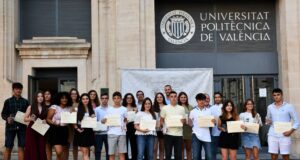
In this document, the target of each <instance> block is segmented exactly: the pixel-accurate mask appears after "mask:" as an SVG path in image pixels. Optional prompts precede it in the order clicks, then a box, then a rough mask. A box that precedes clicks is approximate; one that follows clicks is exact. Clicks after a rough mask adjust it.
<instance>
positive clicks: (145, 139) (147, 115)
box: [134, 97, 156, 160]
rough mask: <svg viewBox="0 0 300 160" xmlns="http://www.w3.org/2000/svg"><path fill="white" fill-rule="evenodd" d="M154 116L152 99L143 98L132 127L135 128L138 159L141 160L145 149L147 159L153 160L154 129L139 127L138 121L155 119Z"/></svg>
mask: <svg viewBox="0 0 300 160" xmlns="http://www.w3.org/2000/svg"><path fill="white" fill-rule="evenodd" d="M155 119H156V116H155V113H154V111H153V107H152V101H151V99H150V98H148V97H147V98H145V99H144V100H143V103H142V108H141V112H138V113H137V115H136V117H135V121H134V127H135V129H136V132H135V134H136V135H137V146H138V147H137V148H138V156H137V159H138V160H143V157H145V158H146V155H144V151H145V150H146V151H147V159H148V160H153V153H154V152H153V148H154V141H155V135H156V131H151V130H149V129H141V128H140V123H141V121H142V120H155Z"/></svg>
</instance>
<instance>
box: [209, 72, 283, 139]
mask: <svg viewBox="0 0 300 160" xmlns="http://www.w3.org/2000/svg"><path fill="white" fill-rule="evenodd" d="M277 86H278V78H277V75H240V76H215V77H214V90H215V92H221V93H222V94H223V97H224V98H223V100H227V99H230V100H232V101H233V103H234V104H235V105H236V106H237V109H238V112H239V113H240V112H242V111H243V103H244V102H245V100H246V99H249V98H250V99H253V101H254V103H255V107H256V111H257V112H258V113H259V114H260V116H261V118H262V121H263V123H264V122H265V116H266V114H267V107H268V105H269V104H271V103H272V102H273V100H272V90H273V89H274V88H275V87H277ZM268 129H269V128H268V126H265V125H264V126H263V127H262V128H261V129H260V138H261V140H262V141H261V142H262V145H266V141H265V140H266V137H265V135H266V134H267V132H268Z"/></svg>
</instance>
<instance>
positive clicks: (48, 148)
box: [44, 89, 53, 160]
mask: <svg viewBox="0 0 300 160" xmlns="http://www.w3.org/2000/svg"><path fill="white" fill-rule="evenodd" d="M44 101H45V106H46V107H47V109H49V108H50V107H51V105H52V94H51V91H50V90H48V89H47V90H45V92H44ZM49 133H50V132H49V131H48V132H46V134H45V139H46V154H47V159H48V160H51V159H52V147H53V146H51V145H50V143H49Z"/></svg>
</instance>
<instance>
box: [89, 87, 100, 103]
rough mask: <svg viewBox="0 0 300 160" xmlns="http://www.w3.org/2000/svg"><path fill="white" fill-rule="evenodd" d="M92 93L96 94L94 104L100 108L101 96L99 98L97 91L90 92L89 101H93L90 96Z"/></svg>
mask: <svg viewBox="0 0 300 160" xmlns="http://www.w3.org/2000/svg"><path fill="white" fill-rule="evenodd" d="M92 92H94V93H95V94H96V97H95V100H94V103H95V104H96V106H99V105H100V101H99V96H98V93H97V91H95V90H90V91H89V93H88V95H89V99H90V101H91V96H90V94H91V93H92ZM91 103H92V102H91Z"/></svg>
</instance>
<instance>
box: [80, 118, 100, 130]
mask: <svg viewBox="0 0 300 160" xmlns="http://www.w3.org/2000/svg"><path fill="white" fill-rule="evenodd" d="M96 127H97V118H96V117H83V119H82V120H81V128H96Z"/></svg>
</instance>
